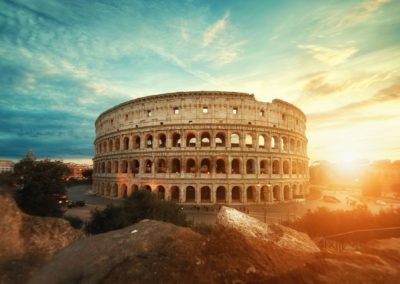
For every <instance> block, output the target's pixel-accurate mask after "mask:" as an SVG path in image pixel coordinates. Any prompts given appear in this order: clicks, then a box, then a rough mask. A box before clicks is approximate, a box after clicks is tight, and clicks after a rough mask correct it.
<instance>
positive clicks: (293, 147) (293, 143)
mask: <svg viewBox="0 0 400 284" xmlns="http://www.w3.org/2000/svg"><path fill="white" fill-rule="evenodd" d="M295 148H296V143H295V141H294V139H293V138H292V139H290V151H292V152H294V151H295Z"/></svg>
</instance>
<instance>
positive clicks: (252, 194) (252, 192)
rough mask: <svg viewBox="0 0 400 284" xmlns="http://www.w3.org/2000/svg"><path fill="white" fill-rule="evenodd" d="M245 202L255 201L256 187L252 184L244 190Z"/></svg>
mask: <svg viewBox="0 0 400 284" xmlns="http://www.w3.org/2000/svg"><path fill="white" fill-rule="evenodd" d="M246 196H247V202H255V201H256V188H255V187H254V186H249V187H248V188H247V190H246Z"/></svg>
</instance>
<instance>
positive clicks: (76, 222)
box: [64, 216, 83, 230]
mask: <svg viewBox="0 0 400 284" xmlns="http://www.w3.org/2000/svg"><path fill="white" fill-rule="evenodd" d="M64 219H65V220H67V221H68V222H69V223H70V224H71V226H72V227H74V228H75V229H78V230H80V229H82V227H83V221H82V219H81V218H79V217H76V216H64Z"/></svg>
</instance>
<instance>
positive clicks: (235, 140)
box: [230, 133, 240, 148]
mask: <svg viewBox="0 0 400 284" xmlns="http://www.w3.org/2000/svg"><path fill="white" fill-rule="evenodd" d="M230 141H231V148H235V147H240V136H239V134H237V133H232V134H231V140H230Z"/></svg>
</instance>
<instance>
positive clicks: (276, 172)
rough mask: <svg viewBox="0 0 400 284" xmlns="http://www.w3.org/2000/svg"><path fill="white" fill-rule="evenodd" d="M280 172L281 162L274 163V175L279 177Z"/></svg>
mask: <svg viewBox="0 0 400 284" xmlns="http://www.w3.org/2000/svg"><path fill="white" fill-rule="evenodd" d="M279 172H280V170H279V161H278V160H275V161H273V162H272V174H274V175H278V174H279Z"/></svg>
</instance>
